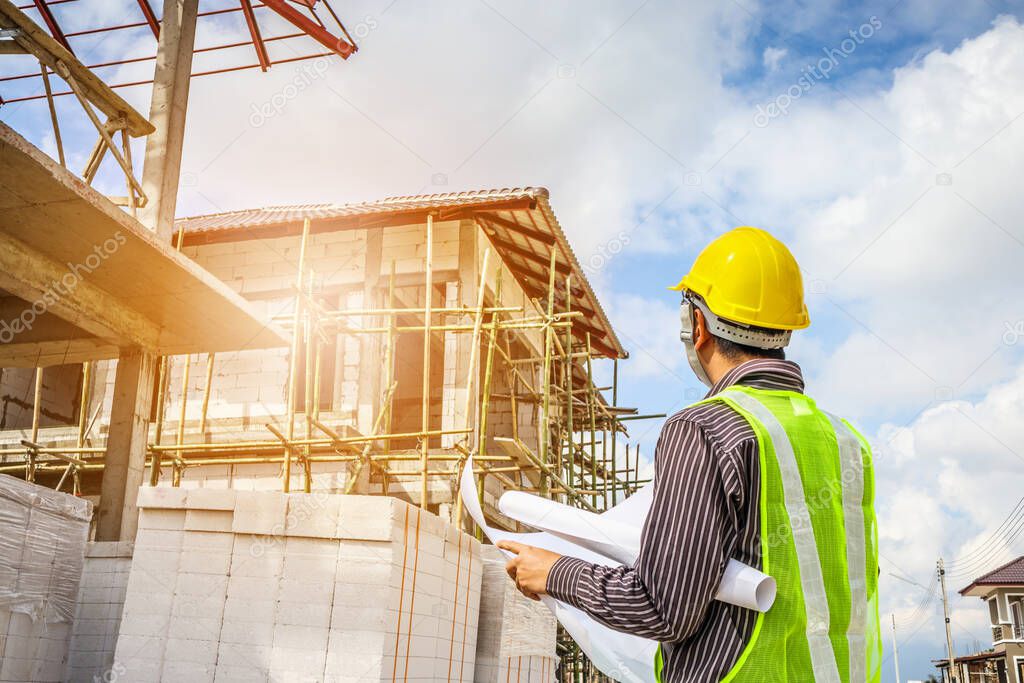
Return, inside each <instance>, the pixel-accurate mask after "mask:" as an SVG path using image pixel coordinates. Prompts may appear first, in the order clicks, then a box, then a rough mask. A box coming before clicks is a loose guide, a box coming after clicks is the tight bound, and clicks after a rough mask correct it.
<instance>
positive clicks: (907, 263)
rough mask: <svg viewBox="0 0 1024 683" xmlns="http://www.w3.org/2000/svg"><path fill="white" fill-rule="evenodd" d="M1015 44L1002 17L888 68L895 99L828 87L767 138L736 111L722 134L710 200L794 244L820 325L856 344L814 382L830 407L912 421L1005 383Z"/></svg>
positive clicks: (1019, 236)
mask: <svg viewBox="0 0 1024 683" xmlns="http://www.w3.org/2000/svg"><path fill="white" fill-rule="evenodd" d="M1022 45H1024V27H1022V26H1021V25H1020V24H1019V23H1018V22H1017V21H1016V20H1013V19H1010V18H1003V19H1000V20H998V21H997V22H996V23H995V25H994V26H993V27H992V28H991V30H989V31H987V32H986V33H984V34H982V35H980V36H978V37H976V38H973V39H970V40H966V41H964V42H963V43H962V44H961V45H960V46H959V47H958V48H956V49H955V50H953V51H951V52H948V53H946V52H941V51H935V52H932V53H930V54H928V55H927V56H925V57H924V58H922V59H920V60H919V61H916V62H914V63H912V64H910V65H907V66H905V67H903V68H900V69H897V70H896V72H895V78H894V81H893V84H892V87H891V88H890V89H888V90H885V91H880V92H867V93H861V92H850V93H846V92H845V91H841V92H837V91H828V92H826V91H825V90H826V89H825V88H822V89H820V90H819V91H816V93H815V95H819V93H820V95H822V96H817V97H806V98H804V99H801V100H798V101H795V102H794V103H793V105H792V107H791V108H790V110H789V113H788V115H786V116H782V117H779V118H776V119H773V120H771V121H770V122H769V124H768V125H767V126H766V127H764V128H757V127H756V126H754V125H752V123H751V118H750V117H751V115H752V112H744V113H743V114H735V115H734V116H733V117H732V118H731V119H730V120H728V121H724V122H723V123H722V124H721V125H720V126H719V127H718V129H717V130H716V132H715V140H716V142H717V141H720V140H721V141H724V140H736V139H739V138H740V136H741V135H742V134H743V133H744V132H746V133H748V135H747V137H746V138H745V139H743V142H742V144H741V145H739V146H737V147H736V149H735V150H734V151H733V152H732V153H730V154H729V155H728V156H727V157H726V158H725V159H724V160H722V161H721V163H719V164H718V166H717V168H716V172H715V173H714V174H712V175H711V176H709V177H706V178H705V183H704V187H705V188H706V189H707V190H708V191H709V193H711V194H713V195H717V196H730V195H731V196H733V197H734V199H733V201H732V202H731V204H730V206H729V209H730V210H731V211H732V212H733V214H735V215H736V216H737V217H738V219H739V220H742V221H743V222H752V223H754V224H760V225H762V226H764V227H768V228H770V229H772V230H773V231H775V232H777V233H779V234H780V235H781V236H782V237H783V238H784V239H786V240H788V241H789V242H790V244H791V246H792V248H793V250H794V252H795V253H796V255H797V257H798V259H799V260H800V261H801V264H802V265H803V266H804V268H805V269H806V270H805V272H806V277H807V279H808V281H809V282H811V281H816V282H817V283H818V284H819V286H820V287H821V288H822V289H824V296H820V297H818V298H816V299H815V301H814V305H815V307H816V309H815V310H812V314H813V315H814V317H815V318H821V317H828V318H829V319H836V320H838V321H840V322H842V321H844V320H845V324H846V325H847V326H848V327H849V329H850V330H851V331H852V333H851V336H849V338H847V339H846V340H845V341H844V340H841V339H839V340H835V343H834V344H832V346H833V348H834V352H833V353H832V354H831V356H830V357H829V358H827V359H826V361H825V364H824V365H823V366H819V367H808V368H807V369H808V371H809V372H810V374H811V376H812V380H813V386H814V387H815V388H816V389H817V391H818V392H819V394H821V395H822V396H823V398H826V399H828V401H829V402H830V403H831V404H833V405H836V407H837V408H843V409H846V410H848V411H852V412H853V413H854V414H857V415H859V416H863V417H865V418H872V419H878V418H882V417H884V416H887V415H892V414H893V413H894V412H896V413H903V414H913V413H915V412H916V411H918V410H920V409H922V408H924V407H925V406H926V405H927V403H928V402H929V401H930V400H932V399H933V398H934V397H935V396H936V392H939V395H943V392H946V393H948V392H949V391H950V390H952V391H953V393H954V395H957V396H966V395H970V394H971V393H972V392H977V391H979V390H982V389H984V387H986V386H988V385H989V384H990V383H991V382H992V381H994V380H996V379H998V378H1000V377H1004V376H1005V369H1006V367H1007V366H1008V364H1009V362H1011V360H1012V358H1013V352H1014V351H1015V349H1013V348H1010V347H1008V346H1007V345H1006V344H1004V343H1003V340H1002V337H1003V333H1004V332H1005V331H1006V326H1007V324H1010V325H1011V326H1012V325H1013V324H1015V323H1016V321H1018V320H1021V319H1024V281H1022V280H1021V279H1020V277H1019V263H1020V260H1021V258H1022V257H1024V231H1021V230H1020V229H1019V227H1018V226H1019V221H1018V220H1017V217H1019V216H1020V215H1022V214H1024V195H1021V193H1019V192H1016V191H1013V190H1011V189H1010V186H1009V185H1008V184H1007V183H1008V182H1009V181H1008V179H1010V178H1018V177H1020V176H1021V175H1022V174H1024V160H1022V157H1021V156H1020V154H1019V153H1018V152H1017V150H1019V149H1020V148H1021V147H1022V146H1024V124H1021V121H1020V119H1019V118H1016V117H1019V115H1020V112H1021V111H1024V49H1022V47H1021V46H1022ZM855 58H856V56H854V57H851V59H855ZM823 95H828V96H827V97H824V96H823ZM822 331H823V330H822V329H821V328H815V327H814V326H812V328H811V331H810V334H820V333H821V332H822ZM831 334H832V335H833V336H834V334H835V333H834V332H832V333H831ZM830 338H831V337H830Z"/></svg>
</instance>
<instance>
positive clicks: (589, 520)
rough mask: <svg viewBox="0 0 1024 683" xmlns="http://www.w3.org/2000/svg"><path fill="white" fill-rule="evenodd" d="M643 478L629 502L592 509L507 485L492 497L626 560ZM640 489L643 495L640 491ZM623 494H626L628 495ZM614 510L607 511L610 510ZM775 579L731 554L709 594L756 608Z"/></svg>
mask: <svg viewBox="0 0 1024 683" xmlns="http://www.w3.org/2000/svg"><path fill="white" fill-rule="evenodd" d="M651 486H652V484H648V485H647V486H645V487H644V489H643V490H642V491H641V492H640V493H638V494H637V495H636V496H632V497H631V498H633V497H638V500H637V501H636V502H635V503H634V504H632V505H626V504H625V503H623V504H622V505H618V506H616V507H615V508H612V509H611V510H609V511H608V512H605V513H603V514H595V513H593V512H588V511H586V510H581V509H579V508H574V507H570V506H568V505H565V504H563V503H558V502H556V501H553V500H550V499H548V498H541V497H540V496H535V495H532V494H529V493H523V492H521V491H509V492H507V493H505V494H504V495H503V496H502V497H501V499H500V500H499V501H498V509H499V510H501V512H502V514H504V515H505V516H507V517H511V518H512V519H515V520H518V521H520V522H522V523H523V524H527V525H529V526H531V527H533V528H535V529H541V530H543V531H547V532H549V533H551V534H553V535H555V536H557V537H559V538H561V539H564V540H566V541H569V542H570V543H573V544H575V545H578V546H581V547H583V548H586V549H588V550H591V551H593V552H595V553H597V554H599V555H604V556H605V557H608V558H609V559H612V560H615V561H616V562H617V563H619V564H625V565H632V564H633V563H634V562H636V558H637V556H638V555H639V553H640V536H641V533H642V532H643V525H644V520H645V519H647V513H648V511H649V510H650V506H651V501H652V499H653V496H651V495H649V494H650V493H651V491H648V489H650V487H651ZM641 493H642V494H643V495H641ZM631 498H627V499H626V500H627V501H628V500H630V499H631ZM618 508H622V509H619V510H618V513H617V514H615V515H613V514H612V512H613V511H614V510H617V509H618ZM775 591H776V585H775V579H773V578H772V577H770V576H768V575H767V574H765V573H764V572H761V571H759V570H757V569H754V568H753V567H751V566H749V565H746V564H743V563H742V562H739V561H737V560H729V563H728V564H727V565H726V567H725V572H724V573H723V575H722V580H721V582H720V583H719V585H718V592H717V593H716V594H715V599H716V600H719V601H720V602H727V603H729V604H730V605H738V606H740V607H744V608H746V609H752V610H756V611H758V612H767V611H768V608H769V607H771V606H772V602H774V601H775Z"/></svg>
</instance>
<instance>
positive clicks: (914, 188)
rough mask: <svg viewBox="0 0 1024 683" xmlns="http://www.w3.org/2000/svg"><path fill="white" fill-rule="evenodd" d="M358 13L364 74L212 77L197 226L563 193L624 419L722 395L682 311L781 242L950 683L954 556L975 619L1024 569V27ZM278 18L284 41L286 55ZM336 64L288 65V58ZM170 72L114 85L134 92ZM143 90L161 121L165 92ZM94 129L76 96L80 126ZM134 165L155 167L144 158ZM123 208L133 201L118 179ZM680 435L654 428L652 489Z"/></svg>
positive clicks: (962, 616) (689, 6) (648, 430)
mask: <svg viewBox="0 0 1024 683" xmlns="http://www.w3.org/2000/svg"><path fill="white" fill-rule="evenodd" d="M156 4H159V3H156ZM220 4H222V5H225V6H226V3H220ZM214 6H216V4H215V3H210V4H206V3H204V4H203V8H204V9H208V8H211V7H214ZM133 7H134V6H133V5H132V4H131V3H128V4H127V5H123V6H119V5H118V4H117V3H115V2H108V3H96V2H89V1H88V0H81V1H80V2H75V3H70V4H69V5H67V6H64V5H58V6H57V7H56V8H55V11H57V12H59V13H60V17H61V19H62V21H63V22H64V23H65V26H67V25H71V24H74V25H77V26H80V27H82V28H87V27H90V26H97V25H100V24H103V23H108V22H110V21H112V20H113V19H117V18H121V17H123V16H125V15H126V14H130V13H131V12H133V11H134V10H133ZM336 9H337V10H338V11H339V12H340V13H341V14H342V18H343V19H344V20H345V21H346V24H347V26H348V28H349V31H350V32H351V33H352V34H353V35H355V36H356V39H357V42H358V43H359V45H360V51H359V52H358V53H357V54H356V55H355V56H353V57H352V58H351V59H349V60H348V61H342V60H340V59H337V58H332V59H320V60H314V61H306V62H298V63H291V64H280V65H277V66H275V67H274V68H272V69H271V71H270V72H268V73H261V72H259V71H258V70H250V71H241V72H236V73H233V74H230V75H218V76H208V77H203V78H197V79H194V80H193V82H192V90H191V96H190V109H189V114H188V133H187V138H186V142H185V153H184V160H183V164H182V187H181V190H180V195H179V204H178V214H179V215H181V216H184V215H195V214H202V213H211V212H218V211H225V210H230V209H237V208H247V207H252V206H260V205H273V204H293V203H303V202H317V203H319V202H347V201H361V200H367V199H376V198H380V197H385V196H394V195H407V194H421V193H434V192H453V191H460V190H471V189H481V188H491V187H513V186H523V185H541V186H544V187H547V188H549V190H550V192H551V203H552V206H553V208H554V210H555V212H556V214H557V215H558V217H559V220H560V222H561V224H562V226H563V228H564V229H565V231H566V233H567V235H568V237H569V239H570V241H571V243H572V245H573V248H574V250H575V251H576V254H577V256H578V257H579V260H580V261H581V262H582V263H583V264H584V267H585V269H586V271H587V276H588V277H589V278H590V280H591V282H592V284H593V285H594V287H595V289H596V291H597V293H598V296H599V297H600V299H601V301H602V302H603V304H604V306H605V309H606V310H607V312H608V314H609V316H610V318H611V320H612V322H613V324H614V325H615V327H616V329H617V331H618V333H619V335H620V337H621V339H622V341H623V343H624V345H625V346H626V348H627V349H628V350H629V351H630V359H629V360H627V361H624V362H622V363H620V370H619V373H620V382H621V385H620V386H621V389H620V402H621V403H623V404H625V405H632V406H636V407H637V408H639V410H640V412H641V413H645V414H646V413H673V412H675V411H678V410H680V409H681V408H683V407H684V406H685V405H687V404H688V403H690V402H692V401H693V400H695V399H697V398H699V397H701V396H702V394H703V392H702V391H701V388H700V385H699V384H698V382H697V381H696V379H695V378H694V377H693V376H692V373H691V372H690V371H689V369H688V367H687V365H686V362H685V359H684V356H683V353H682V349H681V347H680V345H679V342H678V313H677V305H678V295H676V294H675V293H672V292H668V291H667V290H666V287H667V286H668V285H671V284H674V283H675V282H677V281H678V280H679V278H680V277H681V276H682V275H683V274H684V273H685V272H686V271H687V269H688V268H689V266H690V265H691V264H692V262H693V259H694V257H695V256H696V254H697V253H698V252H699V250H700V249H701V247H702V246H703V245H704V244H706V243H707V242H708V241H709V240H710V239H712V238H714V237H715V236H717V235H719V234H721V233H723V232H724V231H726V230H728V229H730V228H732V227H734V226H737V225H755V226H758V227H762V228H765V229H767V230H769V231H771V232H772V233H773V234H775V235H776V236H778V237H779V238H780V239H782V240H783V241H784V242H786V243H787V244H788V245H789V246H790V248H791V249H792V251H793V253H794V254H795V256H796V258H797V259H798V261H799V262H800V264H801V267H802V269H803V273H804V281H805V287H806V290H807V297H808V306H809V309H810V314H811V319H812V325H811V327H810V328H809V329H808V330H807V331H805V332H801V333H798V334H797V335H795V338H794V342H793V344H792V346H791V348H790V354H789V355H790V357H791V358H792V359H793V360H795V361H797V362H798V363H800V364H801V366H802V367H803V370H804V373H805V375H806V379H807V391H808V393H810V394H811V395H812V396H813V397H815V399H816V400H817V401H818V403H819V404H820V405H822V406H824V407H826V408H827V409H829V410H831V411H833V412H837V413H840V414H842V415H844V416H846V417H848V418H849V419H850V420H851V421H852V422H853V423H854V424H855V425H857V426H858V427H859V428H860V429H861V431H862V432H864V433H865V434H866V435H867V436H868V438H869V439H870V441H871V442H872V444H873V448H874V451H875V459H876V478H877V481H878V501H877V510H878V516H879V534H880V548H881V591H882V593H881V596H882V598H881V612H882V615H883V619H884V621H885V623H886V625H887V626H888V624H889V621H890V617H889V615H890V614H891V615H893V617H892V618H893V619H894V620H895V624H896V636H897V639H898V641H899V643H900V650H899V652H900V666H901V671H902V674H903V679H904V680H907V679H908V678H909V679H925V678H927V676H928V675H929V674H931V673H934V669H933V668H932V665H931V661H930V660H931V659H936V658H939V657H942V656H943V655H944V633H943V629H942V620H941V601H940V600H939V598H938V595H937V593H936V588H935V575H934V566H935V562H936V559H937V558H938V557H939V556H940V555H941V556H942V557H944V558H945V559H946V561H947V563H948V564H949V565H950V570H949V574H950V590H951V591H952V592H954V594H955V590H956V589H959V588H962V587H963V586H965V585H966V584H967V583H969V581H970V579H971V578H972V577H973V576H975V575H977V574H978V573H981V572H983V571H986V570H988V569H990V568H993V567H995V566H997V565H998V564H1000V563H1001V562H1003V561H1005V560H1008V559H1010V558H1012V557H1014V556H1016V555H1018V554H1021V553H1022V552H1024V542H1022V541H1021V539H1020V538H1019V537H1018V534H1019V531H1020V527H1021V525H1020V524H1017V522H1018V520H1019V519H1021V515H1020V513H1021V511H1020V509H1018V508H1017V507H1016V506H1017V503H1018V501H1019V500H1020V496H1021V493H1022V492H1024V445H1022V444H1024V400H1022V395H1024V354H1022V348H1024V278H1022V277H1021V275H1020V273H1021V269H1020V266H1019V264H1020V263H1022V260H1024V227H1022V225H1021V221H1020V219H1019V216H1021V215H1022V214H1024V193H1021V192H1020V178H1021V177H1022V176H1024V155H1022V154H1021V151H1022V149H1024V121H1022V120H1021V119H1022V117H1024V24H1022V22H1024V6H1022V5H1021V4H1020V3H1010V2H1004V1H1001V0H961V1H958V2H953V1H952V0H928V1H926V0H886V1H885V2H864V3H851V2H843V3H840V2H827V1H826V2H814V3H808V2H760V3H758V2H754V1H752V0H741V1H739V2H714V1H710V0H709V1H707V2H698V1H689V2H669V1H668V0H633V1H628V2H627V1H625V0H623V1H621V2H611V1H607V2H588V3H582V2H575V3H572V2H565V1H555V2H550V1H549V2H504V3H499V2H497V1H496V0H449V2H413V0H380V1H371V0H355V1H352V2H346V3H344V4H342V3H337V6H336ZM259 11H261V12H262V13H261V14H260V15H259V18H260V22H261V26H263V28H264V35H279V34H282V33H285V32H288V30H289V29H288V28H287V27H286V26H284V25H282V24H281V22H280V21H275V20H274V18H273V17H271V16H269V15H267V14H265V12H266V10H259ZM131 16H132V17H133V19H132V20H136V19H134V15H131ZM238 21H239V17H238V15H237V13H236V14H234V15H218V16H216V17H208V18H204V20H203V22H202V23H201V26H200V31H199V36H198V38H197V43H198V44H199V45H212V44H219V43H224V42H231V40H232V39H233V38H234V37H236V36H238V35H239V34H238V32H239V30H240V26H239V24H238V23H237V22H238ZM75 46H76V48H77V49H78V50H79V55H80V56H81V57H83V58H84V61H86V62H87V63H96V62H102V61H105V60H108V59H110V58H111V57H112V56H124V55H133V56H146V55H150V54H152V53H153V51H154V46H153V41H152V37H151V36H148V35H147V34H146V32H145V29H139V30H136V31H124V32H120V33H118V34H113V35H103V36H99V37H94V38H89V37H84V38H81V39H77V40H76V42H75ZM311 51H315V46H310V45H309V44H308V43H303V42H301V41H280V42H277V43H274V45H273V46H272V56H274V57H275V58H287V57H294V56H300V55H301V54H309V53H310V52H311ZM12 60H13V58H12ZM253 61H254V59H253V58H252V55H251V54H249V53H248V52H246V50H245V49H242V50H231V51H225V52H222V53H204V54H202V55H200V56H199V57H197V68H198V69H200V70H201V69H209V68H215V67H217V66H222V65H226V64H242V63H251V62H253ZM3 68H4V69H5V70H7V69H11V68H12V67H10V66H4V67H3ZM151 69H152V62H139V63H137V64H133V65H129V66H125V67H117V68H105V69H99V70H98V73H100V75H101V76H102V77H103V78H105V79H106V80H107V81H108V82H112V83H117V82H128V81H132V80H139V79H145V78H148V77H149V75H150V74H151ZM33 88H35V89H36V90H38V80H36V81H35V82H34V83H29V82H0V95H3V96H4V97H5V98H8V99H10V98H11V97H13V96H14V95H15V94H17V93H18V92H21V91H22V90H25V91H32V90H33ZM119 92H121V93H122V95H123V96H125V97H126V98H127V99H128V100H129V101H130V102H132V103H133V104H134V105H135V106H136V108H138V109H139V110H140V111H141V112H143V113H144V114H145V113H146V112H148V100H149V91H148V88H146V87H131V88H125V89H122V90H120V91H119ZM75 106H77V105H75V103H74V102H72V101H70V98H67V97H64V98H61V100H60V108H61V111H62V114H63V113H66V114H67V116H63V117H62V120H65V119H74V111H73V110H74V107H75ZM79 116H80V115H79ZM0 119H2V120H4V121H5V122H7V123H9V124H10V125H12V126H13V127H14V128H15V129H16V130H18V131H19V132H21V133H22V134H23V135H25V136H26V137H28V138H29V139H30V140H32V141H33V142H35V143H36V144H38V145H40V146H41V147H42V148H43V149H45V150H47V151H49V152H51V153H54V141H53V135H52V133H51V132H50V130H49V126H48V117H47V115H46V110H45V104H43V103H41V102H38V101H36V102H26V103H14V104H9V105H6V106H4V107H3V108H0ZM88 125H89V124H88V122H87V121H86V120H85V119H84V118H82V117H80V120H79V122H78V123H77V124H68V127H67V128H66V130H65V138H66V139H67V141H68V148H69V158H70V165H71V166H72V167H73V168H80V167H81V166H82V165H83V164H84V161H85V159H86V158H87V155H88V153H89V151H90V147H91V144H92V137H93V136H92V135H91V134H89V133H88ZM133 155H134V156H135V158H136V159H141V158H142V147H141V146H140V145H139V144H136V147H135V149H134V150H133ZM99 183H100V184H101V186H102V185H103V183H109V184H110V185H111V187H110V191H111V192H112V193H116V194H123V193H124V192H123V190H121V189H119V188H117V187H116V185H114V175H113V174H112V173H110V172H109V169H108V172H107V173H105V174H104V175H103V176H101V178H100V180H99ZM599 372H600V373H603V376H604V377H605V378H607V377H608V376H609V374H610V368H609V367H608V366H607V365H604V366H602V367H600V368H599ZM660 426H661V421H660V420H651V421H649V422H646V423H634V425H633V427H632V429H631V434H630V439H629V441H630V443H637V444H640V448H641V452H642V453H643V454H644V456H645V458H647V459H648V464H649V459H650V457H651V456H652V454H653V449H654V444H655V442H656V439H657V433H658V430H659V428H660ZM1004 521H1008V523H1007V524H1004ZM952 608H953V614H952V619H953V638H954V640H955V647H956V650H957V652H958V653H960V654H962V653H967V652H968V651H972V650H973V649H974V648H976V647H978V646H979V644H980V645H981V646H986V645H988V644H989V638H990V635H989V629H988V621H987V619H988V616H987V610H985V609H983V607H982V603H981V602H980V601H978V600H976V599H964V598H959V597H957V596H955V595H954V597H953V600H952ZM884 635H885V640H886V661H885V666H884V674H885V680H887V681H891V680H895V677H894V672H893V666H892V659H891V654H892V650H891V647H890V641H889V638H890V633H889V631H888V630H887V631H886V632H885V634H884Z"/></svg>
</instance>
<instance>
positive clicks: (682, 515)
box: [546, 359, 804, 683]
mask: <svg viewBox="0 0 1024 683" xmlns="http://www.w3.org/2000/svg"><path fill="white" fill-rule="evenodd" d="M733 384H739V385H743V386H748V387H754V388H758V389H784V390H789V391H796V392H803V388H804V382H803V376H802V375H801V372H800V367H799V366H798V365H797V364H796V363H793V362H790V361H785V360H772V359H757V360H752V361H748V362H746V363H743V364H741V365H738V366H737V367H735V368H733V369H732V370H730V371H729V372H728V373H726V375H725V376H724V377H722V379H721V380H719V382H718V383H716V384H715V386H714V387H713V388H712V389H711V391H710V392H709V393H708V396H713V395H715V394H717V393H718V392H720V391H722V390H723V389H725V388H726V387H728V386H730V385H733ZM654 471H655V488H654V501H653V503H652V504H651V510H650V514H649V515H648V517H647V521H646V523H645V524H644V529H643V536H642V539H641V545H640V555H639V557H638V558H637V561H636V563H635V564H634V565H633V566H632V567H615V568H612V567H604V566H600V565H593V564H590V563H589V562H584V561H583V560H579V559H576V558H573V557H562V558H559V559H558V561H556V562H555V564H554V565H553V566H552V568H551V573H550V574H549V575H548V579H547V588H546V590H547V592H548V593H549V594H550V595H551V596H553V597H555V598H557V599H559V600H562V601H563V602H567V603H569V604H570V605H574V606H576V607H578V608H579V609H581V610H583V611H584V612H586V613H588V614H590V615H591V616H592V617H594V618H595V619H597V620H598V621H600V622H602V623H604V624H606V625H608V626H609V627H611V628H613V629H616V630H619V631H625V632H628V633H632V634H635V635H638V636H643V637H645V638H650V639H652V640H656V641H658V642H660V643H662V651H663V656H664V665H665V667H664V670H663V672H662V680H664V681H666V682H670V683H675V682H677V681H686V683H696V682H700V681H718V680H721V679H722V678H723V677H724V676H725V674H726V673H727V672H728V671H729V670H730V669H731V668H732V667H733V665H734V664H735V663H736V661H737V660H738V659H739V656H740V653H741V652H742V651H743V648H744V646H745V645H746V643H747V641H748V640H749V639H750V635H751V633H752V632H753V629H754V622H755V621H756V618H757V613H756V612H753V611H751V610H747V609H743V608H741V607H736V606H734V605H727V604H725V603H724V602H718V601H716V600H714V599H713V596H714V594H715V593H716V592H717V589H718V584H719V582H720V581H721V578H722V572H723V571H724V570H725V566H726V564H727V563H728V561H729V558H736V559H737V560H739V561H740V562H745V563H746V564H749V565H751V566H754V567H758V568H760V567H761V538H760V533H759V528H760V526H759V525H760V513H759V508H758V499H759V496H760V488H759V485H760V472H759V465H758V450H757V439H756V437H755V435H754V431H753V430H752V429H751V428H750V425H749V424H747V422H746V420H745V419H744V418H743V417H741V416H740V415H739V414H738V413H736V412H735V411H734V410H733V409H732V408H729V407H728V406H727V405H725V404H722V403H711V404H706V405H700V406H692V407H689V408H686V409H684V410H682V411H680V412H678V413H676V414H675V415H673V416H672V417H670V418H669V419H668V420H667V421H666V422H665V425H664V427H662V430H661V435H660V436H659V438H658V445H657V448H656V450H655V453H654Z"/></svg>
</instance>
